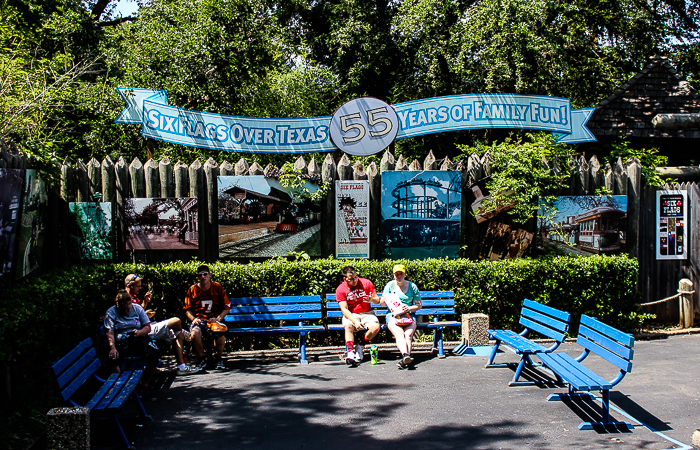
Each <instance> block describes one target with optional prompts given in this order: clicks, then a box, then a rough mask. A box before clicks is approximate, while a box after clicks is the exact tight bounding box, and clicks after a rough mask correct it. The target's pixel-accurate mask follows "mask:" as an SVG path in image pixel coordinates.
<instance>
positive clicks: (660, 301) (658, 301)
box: [639, 291, 695, 306]
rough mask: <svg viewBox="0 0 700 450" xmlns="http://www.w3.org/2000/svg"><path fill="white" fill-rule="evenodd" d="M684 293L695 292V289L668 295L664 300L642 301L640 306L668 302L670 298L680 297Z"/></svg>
mask: <svg viewBox="0 0 700 450" xmlns="http://www.w3.org/2000/svg"><path fill="white" fill-rule="evenodd" d="M683 294H695V291H688V292H679V293H678V294H676V295H673V296H671V297H668V298H665V299H663V300H657V301H655V302H649V303H640V305H639V306H649V305H656V304H658V303H663V302H667V301H669V300H673V299H674V298H678V297H680V296H681V295H683Z"/></svg>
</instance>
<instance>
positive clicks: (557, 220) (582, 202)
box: [537, 195, 627, 256]
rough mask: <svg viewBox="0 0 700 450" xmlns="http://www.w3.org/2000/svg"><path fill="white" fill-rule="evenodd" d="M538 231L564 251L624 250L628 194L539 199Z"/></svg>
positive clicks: (579, 252)
mask: <svg viewBox="0 0 700 450" xmlns="http://www.w3.org/2000/svg"><path fill="white" fill-rule="evenodd" d="M538 206H539V209H538V211H537V227H538V228H537V230H538V231H537V233H538V235H539V236H540V238H541V239H542V241H543V242H544V243H546V244H547V245H552V246H554V247H559V248H560V249H562V250H564V251H566V252H567V253H573V254H579V255H583V256H586V255H590V254H591V253H605V254H613V253H620V252H624V251H626V250H627V196H626V195H611V196H605V195H578V196H562V197H555V198H554V199H553V200H552V201H546V200H543V199H541V200H540V202H539V205H538Z"/></svg>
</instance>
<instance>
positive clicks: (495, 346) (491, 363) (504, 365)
mask: <svg viewBox="0 0 700 450" xmlns="http://www.w3.org/2000/svg"><path fill="white" fill-rule="evenodd" d="M500 345H501V341H499V340H498V339H496V343H495V344H493V349H491V356H489V361H488V362H487V363H486V365H485V366H484V367H508V364H494V363H493V360H494V358H496V353H498V347H500Z"/></svg>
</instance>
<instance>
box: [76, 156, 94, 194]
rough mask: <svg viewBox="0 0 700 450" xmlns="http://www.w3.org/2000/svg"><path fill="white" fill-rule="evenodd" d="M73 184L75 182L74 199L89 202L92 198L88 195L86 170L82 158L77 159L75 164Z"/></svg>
mask: <svg viewBox="0 0 700 450" xmlns="http://www.w3.org/2000/svg"><path fill="white" fill-rule="evenodd" d="M74 173H75V184H76V191H77V192H76V201H77V202H91V201H92V199H91V198H89V196H88V171H87V167H85V163H83V160H82V159H78V162H77V163H76V164H75V170H74Z"/></svg>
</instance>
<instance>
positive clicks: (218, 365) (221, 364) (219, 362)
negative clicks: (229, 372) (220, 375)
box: [216, 356, 226, 370]
mask: <svg viewBox="0 0 700 450" xmlns="http://www.w3.org/2000/svg"><path fill="white" fill-rule="evenodd" d="M216 370H226V366H225V365H224V360H223V358H222V357H221V356H219V357H217V358H216Z"/></svg>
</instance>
